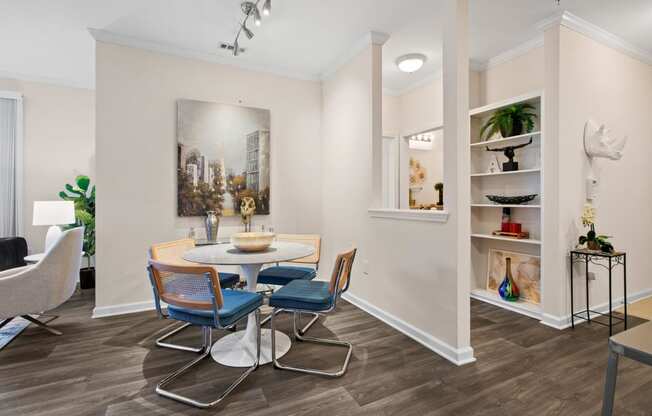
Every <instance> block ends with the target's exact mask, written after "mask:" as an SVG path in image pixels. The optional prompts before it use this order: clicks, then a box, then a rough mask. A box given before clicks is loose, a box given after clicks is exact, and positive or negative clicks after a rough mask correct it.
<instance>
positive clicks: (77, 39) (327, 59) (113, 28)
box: [0, 0, 652, 90]
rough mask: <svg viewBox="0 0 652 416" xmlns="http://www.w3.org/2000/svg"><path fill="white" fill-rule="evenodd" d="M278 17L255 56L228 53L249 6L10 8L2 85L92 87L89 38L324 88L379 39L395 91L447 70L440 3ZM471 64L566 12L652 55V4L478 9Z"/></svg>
mask: <svg viewBox="0 0 652 416" xmlns="http://www.w3.org/2000/svg"><path fill="white" fill-rule="evenodd" d="M272 1H273V9H272V16H270V17H269V18H267V19H265V20H264V21H263V25H262V27H260V28H256V27H252V29H253V30H254V32H255V33H256V36H255V37H254V39H253V40H251V41H247V40H246V39H245V40H243V41H242V46H244V47H246V48H247V49H248V50H247V52H246V54H244V55H242V56H240V57H237V58H234V57H232V56H230V54H228V53H227V52H223V51H218V50H217V44H218V43H219V42H220V41H229V42H230V41H232V39H233V34H234V33H235V31H236V30H237V27H238V19H239V18H240V17H241V13H240V12H239V3H240V0H110V1H109V0H20V1H17V0H0V57H2V58H1V59H0V77H2V76H17V77H21V78H25V79H38V80H50V81H53V82H58V83H63V84H67V85H76V86H86V87H92V85H93V79H94V41H93V39H92V38H91V36H90V35H89V33H88V31H87V28H89V27H92V28H97V29H102V30H105V31H108V32H112V33H114V34H117V35H120V36H123V37H130V38H135V39H138V40H141V41H149V42H155V43H158V44H161V45H162V46H163V47H171V48H177V49H184V50H188V51H190V52H195V53H198V54H216V55H218V59H220V60H221V61H223V62H229V63H234V64H236V65H246V66H248V67H259V68H264V69H267V70H271V71H274V72H278V73H287V74H291V75H293V76H297V77H302V78H310V79H316V78H319V77H320V76H321V74H323V73H324V72H326V71H327V70H328V69H329V68H330V67H331V66H332V65H333V63H334V62H337V60H338V57H340V56H341V55H342V54H343V53H346V52H347V49H348V48H350V47H351V45H353V44H354V43H355V42H356V41H358V40H359V39H360V38H361V37H362V36H363V35H364V34H365V33H367V32H369V31H370V30H375V31H379V32H385V33H387V34H389V35H390V36H391V37H390V39H389V41H388V42H387V43H386V45H385V48H384V61H385V62H384V71H383V79H384V85H385V87H387V88H389V89H392V90H402V89H404V88H406V87H408V86H410V85H413V84H414V83H418V82H419V81H420V80H422V79H424V78H427V77H428V76H430V75H431V74H432V73H434V72H436V71H437V70H438V68H439V67H440V64H441V62H440V56H441V37H442V36H441V28H442V15H441V10H440V9H441V2H438V1H436V0H355V1H354V0H321V1H318V0H272ZM470 4H471V40H472V44H471V57H472V58H473V59H475V60H478V61H486V60H487V59H489V58H491V57H492V56H495V55H497V54H499V53H501V52H503V51H505V50H509V49H511V48H513V47H515V46H517V45H519V44H521V43H523V42H525V41H528V40H530V39H533V38H535V37H536V36H537V35H538V33H537V29H536V23H537V22H539V21H541V20H543V19H545V18H547V17H549V16H551V15H553V14H555V13H559V12H561V11H562V8H563V9H565V10H568V11H570V12H571V13H573V14H575V15H577V16H579V17H581V18H583V19H585V20H587V21H589V22H591V23H594V24H596V25H598V26H600V27H602V28H604V29H606V30H608V31H610V32H612V33H614V34H616V35H618V36H620V37H622V38H623V39H625V40H626V41H628V42H630V43H632V44H634V45H636V46H637V47H639V48H642V49H644V50H647V51H651V52H652V0H620V1H615V0H561V6H557V4H556V1H555V0H470ZM413 52H419V53H424V54H426V55H427V56H428V58H429V59H428V62H427V63H426V65H425V66H424V69H422V70H421V71H419V72H417V73H414V74H403V73H400V72H398V70H397V69H396V67H395V65H394V64H393V62H394V60H395V59H396V58H397V57H398V56H400V55H402V54H405V53H413Z"/></svg>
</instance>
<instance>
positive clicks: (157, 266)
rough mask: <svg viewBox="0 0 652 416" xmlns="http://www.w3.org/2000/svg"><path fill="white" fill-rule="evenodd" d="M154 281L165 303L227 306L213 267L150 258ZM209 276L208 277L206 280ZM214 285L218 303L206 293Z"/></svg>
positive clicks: (203, 308)
mask: <svg viewBox="0 0 652 416" xmlns="http://www.w3.org/2000/svg"><path fill="white" fill-rule="evenodd" d="M149 270H150V273H151V277H152V284H153V285H155V289H156V293H157V294H158V297H159V298H160V300H162V301H163V302H165V303H167V304H169V305H174V306H179V307H182V308H190V309H202V310H213V309H214V306H217V309H220V308H222V306H224V300H223V297H222V288H221V287H220V279H219V277H218V274H217V271H216V270H215V268H213V267H210V266H202V265H192V266H183V265H178V264H173V263H167V262H160V261H156V260H150V261H149ZM207 278H208V280H207ZM207 284H208V285H210V286H211V287H212V292H213V294H214V296H215V305H214V304H213V300H212V299H211V298H210V296H207V293H206V292H207V289H209V292H210V288H207V287H206V285H207Z"/></svg>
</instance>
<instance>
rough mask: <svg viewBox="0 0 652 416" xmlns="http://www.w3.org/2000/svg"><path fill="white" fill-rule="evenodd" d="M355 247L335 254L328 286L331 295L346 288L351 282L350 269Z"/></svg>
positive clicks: (336, 294)
mask: <svg viewBox="0 0 652 416" xmlns="http://www.w3.org/2000/svg"><path fill="white" fill-rule="evenodd" d="M356 251H357V249H355V248H354V249H352V250H350V251H346V252H344V253H340V254H338V255H337V258H336V259H335V266H334V267H333V273H332V274H331V280H330V285H329V286H328V289H329V291H330V292H331V295H333V296H338V295H339V294H340V293H342V292H344V291H346V289H348V287H349V284H350V282H351V269H352V268H353V260H355V253H356Z"/></svg>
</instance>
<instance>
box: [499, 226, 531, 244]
mask: <svg viewBox="0 0 652 416" xmlns="http://www.w3.org/2000/svg"><path fill="white" fill-rule="evenodd" d="M509 228H510V229H512V230H514V231H502V230H496V231H492V232H491V235H497V236H500V237H508V238H513V239H515V240H527V239H529V238H530V233H528V232H527V231H517V230H520V229H521V224H518V223H510V226H509Z"/></svg>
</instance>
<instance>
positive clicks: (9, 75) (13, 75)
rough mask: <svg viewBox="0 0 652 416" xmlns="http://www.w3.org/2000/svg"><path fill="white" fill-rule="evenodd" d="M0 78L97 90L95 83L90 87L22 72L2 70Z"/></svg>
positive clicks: (76, 82) (85, 84)
mask: <svg viewBox="0 0 652 416" xmlns="http://www.w3.org/2000/svg"><path fill="white" fill-rule="evenodd" d="M0 78H2V79H10V80H16V81H22V82H35V83H39V84H47V85H53V86H56V87H66V88H80V89H85V90H93V89H95V85H93V84H94V83H91V84H90V85H89V84H87V83H85V82H78V81H72V80H68V79H59V78H49V77H41V76H37V75H30V74H24V73H20V72H12V71H1V70H0Z"/></svg>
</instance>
